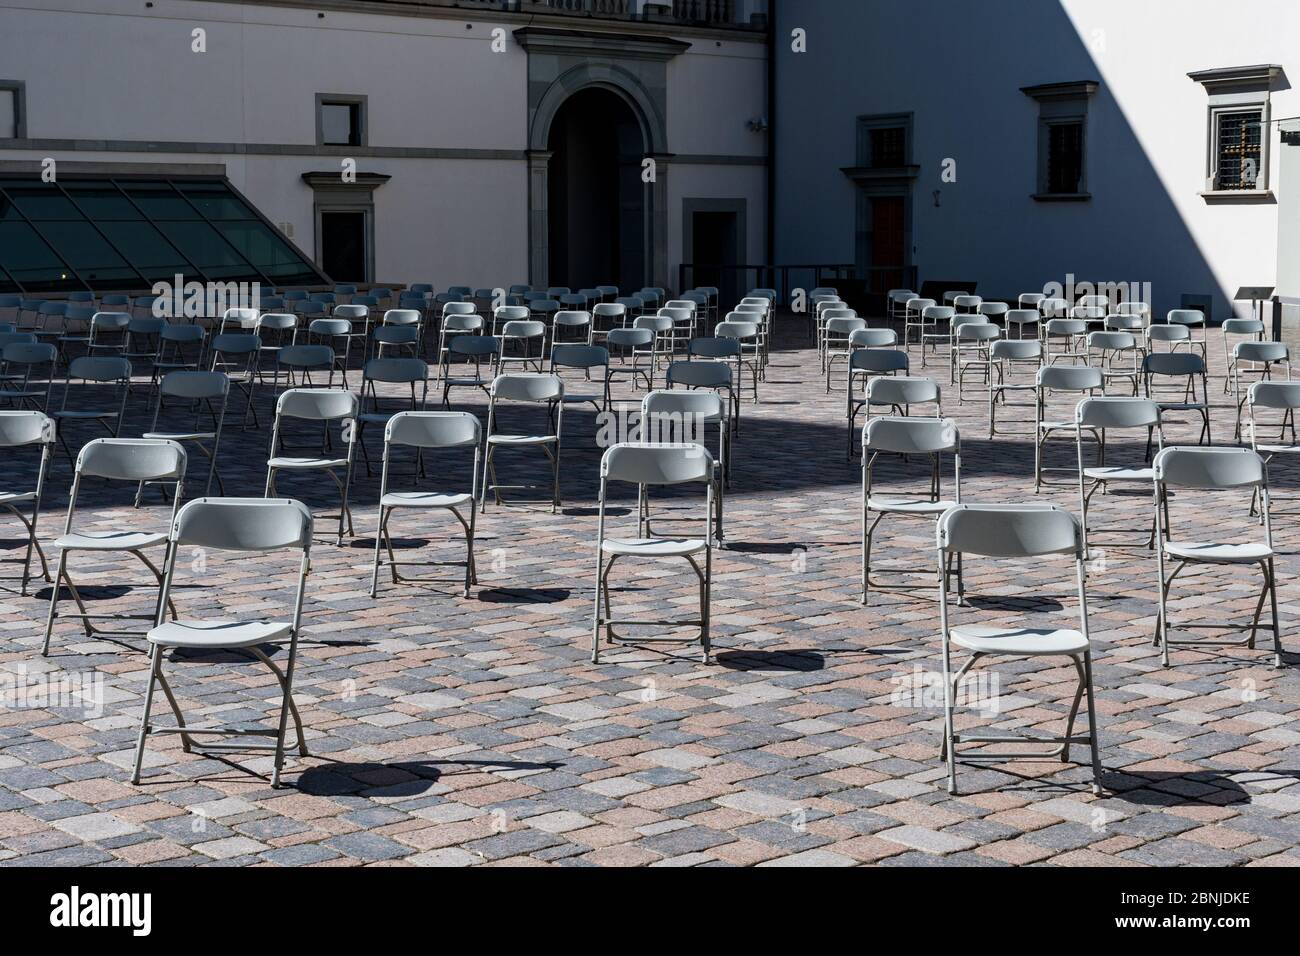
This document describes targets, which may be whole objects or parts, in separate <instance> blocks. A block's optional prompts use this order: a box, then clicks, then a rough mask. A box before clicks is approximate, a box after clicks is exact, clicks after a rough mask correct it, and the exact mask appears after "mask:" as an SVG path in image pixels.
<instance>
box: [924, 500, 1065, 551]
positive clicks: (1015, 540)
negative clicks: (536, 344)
mask: <svg viewBox="0 0 1300 956" xmlns="http://www.w3.org/2000/svg"><path fill="white" fill-rule="evenodd" d="M937 537H938V544H939V549H940V550H941V551H943V552H944V553H946V554H973V555H978V556H982V557H990V558H1036V557H1042V556H1046V555H1050V554H1072V555H1074V556H1075V557H1076V558H1082V556H1083V535H1082V532H1081V530H1080V527H1079V521H1078V519H1077V518H1075V516H1074V515H1073V514H1071V513H1070V512H1068V511H1066V510H1065V509H1063V508H1060V507H1057V506H1056V505H1034V504H1029V505H969V504H963V505H958V506H957V507H955V508H951V509H950V510H948V511H947V512H945V514H944V515H943V517H942V518H940V519H939V526H938V532H937Z"/></svg>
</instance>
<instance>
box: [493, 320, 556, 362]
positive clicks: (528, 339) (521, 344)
mask: <svg viewBox="0 0 1300 956" xmlns="http://www.w3.org/2000/svg"><path fill="white" fill-rule="evenodd" d="M546 328H547V326H546V323H545V322H542V321H540V320H537V319H527V320H525V321H522V322H520V321H511V322H507V323H506V324H505V325H503V326H502V327H501V333H500V335H499V336H498V338H500V340H501V356H500V358H499V359H498V362H499V363H500V365H501V366H502V367H505V366H506V365H507V364H515V365H520V366H522V367H523V368H525V369H526V368H528V367H529V366H530V365H531V366H532V367H533V368H534V369H536V370H537V371H538V372H540V371H541V370H542V362H543V361H544V360H545V358H546ZM533 343H536V344H537V353H536V354H534V353H533ZM511 346H514V347H515V348H516V349H517V352H515V353H512V352H511Z"/></svg>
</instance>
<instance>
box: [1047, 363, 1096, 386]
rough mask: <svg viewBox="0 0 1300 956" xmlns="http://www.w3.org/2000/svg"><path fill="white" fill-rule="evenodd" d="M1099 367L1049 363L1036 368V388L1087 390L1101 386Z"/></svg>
mask: <svg viewBox="0 0 1300 956" xmlns="http://www.w3.org/2000/svg"><path fill="white" fill-rule="evenodd" d="M1101 382H1102V376H1101V369H1099V368H1088V367H1087V366H1082V365H1049V366H1047V367H1046V368H1040V369H1039V370H1038V378H1037V383H1038V388H1039V389H1040V390H1043V391H1053V392H1087V391H1091V390H1092V389H1094V388H1101Z"/></svg>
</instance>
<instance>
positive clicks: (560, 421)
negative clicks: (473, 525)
mask: <svg viewBox="0 0 1300 956" xmlns="http://www.w3.org/2000/svg"><path fill="white" fill-rule="evenodd" d="M503 403H514V404H530V405H542V406H545V408H546V412H547V421H548V423H550V424H551V425H552V426H553V427H552V428H551V430H550V431H546V430H540V429H539V430H532V431H514V432H509V431H502V430H501V427H500V424H501V423H500V417H501V412H500V410H501V406H502V404H503ZM563 427H564V382H563V380H562V379H561V378H560V377H559V376H558V375H544V374H529V373H524V374H514V375H498V376H497V377H496V380H495V381H493V382H492V392H491V396H490V398H489V399H488V424H487V454H486V455H485V457H484V459H483V481H482V490H481V491H480V493H479V510H480V511H486V510H487V494H488V491H489V489H490V490H491V491H492V496H493V498H494V499H495V500H496V503H497V504H498V505H504V504H505V499H504V498H502V497H501V492H502V491H521V490H536V489H537V488H539V487H540V486H538V485H502V484H500V483H499V482H498V481H497V473H496V463H495V461H494V459H495V457H496V452H497V450H498V449H499V448H540V449H541V450H542V451H543V452H544V453H545V455H546V457H547V460H548V461H550V463H551V513H552V514H555V513H556V512H557V511H558V510H559V508H560V435H561V433H562V431H563Z"/></svg>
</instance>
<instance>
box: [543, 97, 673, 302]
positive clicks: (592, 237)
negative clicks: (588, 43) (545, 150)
mask: <svg viewBox="0 0 1300 956" xmlns="http://www.w3.org/2000/svg"><path fill="white" fill-rule="evenodd" d="M548 146H549V148H550V150H551V154H552V155H551V161H550V168H549V171H548V175H547V183H548V196H547V200H548V215H547V223H548V235H547V244H548V248H549V253H550V262H549V263H548V279H549V282H550V284H551V285H565V286H569V287H570V288H574V289H580V288H588V287H591V286H597V285H606V284H610V283H612V284H615V285H617V286H618V287H619V288H620V289H625V290H631V289H640V288H642V287H643V286H645V284H646V283H647V282H648V281H649V278H648V276H647V270H646V217H645V190H646V186H645V183H643V182H642V180H641V173H642V166H641V163H642V160H643V159H644V158H645V139H644V136H643V135H642V132H641V124H640V123H639V122H637V118H636V115H635V114H634V113H633V112H632V108H631V107H630V106H629V105H628V104H627V102H626V101H624V100H623V99H622V98H621V97H620V96H618V94H616V93H613V92H611V91H609V90H605V89H601V88H599V87H591V88H589V89H585V90H579V91H578V92H577V93H574V94H573V95H572V96H571V97H569V98H568V99H567V100H566V101H565V102H564V105H563V106H561V107H560V109H559V111H558V112H557V113H556V115H555V119H554V120H553V121H552V123H551V131H550V140H549V143H548Z"/></svg>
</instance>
